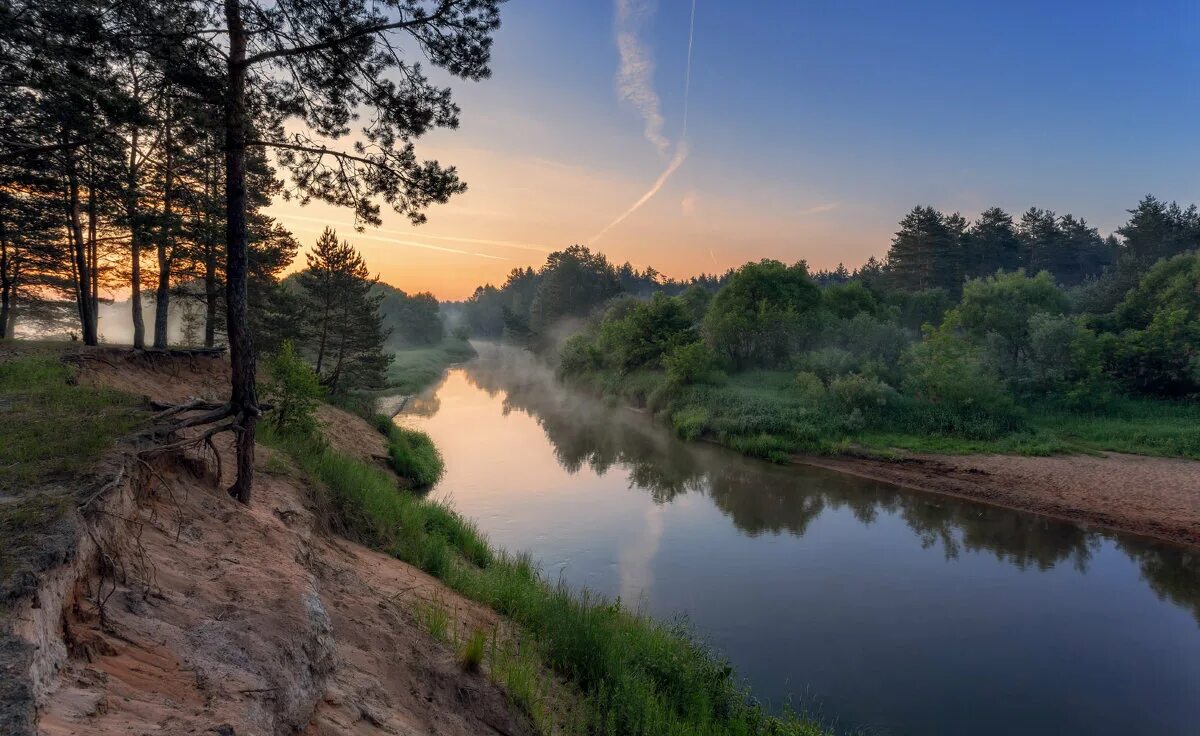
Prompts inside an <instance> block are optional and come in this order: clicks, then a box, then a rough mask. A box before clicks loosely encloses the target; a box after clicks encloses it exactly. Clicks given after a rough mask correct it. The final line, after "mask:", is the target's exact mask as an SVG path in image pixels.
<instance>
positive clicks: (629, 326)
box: [596, 294, 696, 372]
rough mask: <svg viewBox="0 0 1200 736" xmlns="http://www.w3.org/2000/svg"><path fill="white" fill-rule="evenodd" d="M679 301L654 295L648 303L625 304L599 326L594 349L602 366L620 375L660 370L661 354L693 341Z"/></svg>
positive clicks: (687, 318) (687, 317)
mask: <svg viewBox="0 0 1200 736" xmlns="http://www.w3.org/2000/svg"><path fill="white" fill-rule="evenodd" d="M692 322H693V320H692V318H691V315H690V314H689V313H688V310H687V306H686V305H685V304H684V302H683V300H681V299H678V298H676V297H669V296H666V295H664V294H655V295H654V296H653V297H652V298H651V299H650V300H649V301H636V300H630V301H625V302H622V303H620V304H618V305H617V306H615V307H614V308H612V309H610V310H609V312H608V314H606V315H605V317H604V320H603V321H602V322H601V324H600V330H599V334H598V335H597V338H596V346H597V348H598V349H599V351H600V354H601V355H602V356H603V358H604V362H605V364H606V365H608V366H610V367H612V368H616V369H617V370H619V371H621V372H628V371H631V370H635V369H638V368H658V367H661V364H662V358H663V355H664V354H665V353H668V352H670V351H672V350H673V349H674V348H676V347H678V346H680V345H685V344H688V343H691V342H695V341H696V332H695V329H694V328H693V326H692Z"/></svg>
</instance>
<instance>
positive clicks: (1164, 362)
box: [1105, 252, 1200, 396]
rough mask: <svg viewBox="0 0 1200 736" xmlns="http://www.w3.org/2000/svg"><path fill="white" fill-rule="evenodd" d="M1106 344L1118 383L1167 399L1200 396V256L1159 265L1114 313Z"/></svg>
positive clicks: (1164, 262)
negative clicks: (1113, 332) (1111, 332)
mask: <svg viewBox="0 0 1200 736" xmlns="http://www.w3.org/2000/svg"><path fill="white" fill-rule="evenodd" d="M1113 322H1114V323H1115V324H1114V326H1115V328H1116V329H1118V330H1120V332H1119V333H1118V335H1117V336H1115V337H1111V338H1108V339H1107V341H1106V345H1105V352H1106V354H1107V360H1108V363H1109V365H1110V366H1111V369H1112V371H1113V374H1114V375H1115V376H1116V378H1117V380H1119V381H1120V382H1121V383H1123V384H1124V385H1125V386H1126V387H1128V388H1129V389H1131V390H1133V391H1137V392H1140V393H1146V394H1157V395H1166V396H1186V395H1189V394H1195V393H1198V392H1200V253H1196V252H1193V253H1185V254H1182V255H1178V256H1175V257H1174V258H1171V259H1169V260H1165V261H1160V262H1158V263H1157V264H1156V265H1155V266H1154V267H1153V268H1151V269H1150V270H1149V271H1148V272H1147V273H1146V275H1145V276H1144V277H1143V278H1142V279H1141V281H1140V282H1139V283H1138V285H1137V286H1136V287H1135V288H1134V289H1132V290H1130V292H1129V293H1128V294H1127V295H1126V297H1125V299H1124V300H1123V301H1122V302H1121V303H1120V304H1119V305H1118V306H1117V308H1116V310H1115V311H1114V314H1113Z"/></svg>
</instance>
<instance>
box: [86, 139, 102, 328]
mask: <svg viewBox="0 0 1200 736" xmlns="http://www.w3.org/2000/svg"><path fill="white" fill-rule="evenodd" d="M88 164H89V165H88V241H87V242H88V247H87V253H88V266H89V268H88V270H89V271H90V272H91V282H92V284H91V287H92V289H91V291H90V292H89V293H88V309H90V310H91V312H92V329H93V331H95V332H97V333H99V330H100V256H99V252H98V248H99V245H98V241H97V239H96V226H97V222H98V218H97V213H96V160H95V158H93V157H92V155H91V149H88Z"/></svg>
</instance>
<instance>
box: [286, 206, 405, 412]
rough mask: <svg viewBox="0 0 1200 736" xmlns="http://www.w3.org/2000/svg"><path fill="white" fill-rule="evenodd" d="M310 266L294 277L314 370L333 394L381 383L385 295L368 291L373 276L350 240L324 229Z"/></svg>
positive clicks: (385, 359) (310, 256) (384, 362)
mask: <svg viewBox="0 0 1200 736" xmlns="http://www.w3.org/2000/svg"><path fill="white" fill-rule="evenodd" d="M306 258H307V261H308V267H307V268H306V269H305V270H304V271H301V272H300V273H299V274H298V275H297V277H296V283H297V285H298V286H299V287H300V294H301V297H300V298H301V300H302V304H303V307H304V313H305V316H306V321H307V328H308V333H309V336H310V344H311V346H312V347H311V352H312V353H313V354H314V357H313V359H314V362H315V370H316V373H317V375H318V376H320V379H321V383H322V384H324V385H325V386H327V387H328V388H329V390H330V392H331V393H338V392H339V391H344V390H346V389H347V388H351V387H355V386H364V385H378V384H380V383H382V374H383V371H384V370H386V368H387V364H388V363H389V362H390V360H391V358H390V356H388V355H385V354H384V353H383V343H384V342H385V341H386V339H387V333H386V332H385V331H384V330H383V328H382V325H381V318H380V314H379V305H380V303H381V302H382V301H383V294H382V293H379V294H372V289H373V287H374V286H375V284H376V281H377V280H376V279H373V278H371V274H370V271H368V270H367V264H366V262H365V261H364V260H363V258H362V256H361V255H360V254H359V253H358V251H356V250H355V249H354V247H353V246H351V245H350V243H349V242H348V241H345V240H342V241H338V238H337V233H336V232H335V231H334V230H333V229H332V228H328V227H327V228H325V231H324V232H323V233H321V237H319V238H318V239H317V243H316V245H315V246H314V247H313V249H312V251H311V252H309V253H308V254H307V255H306Z"/></svg>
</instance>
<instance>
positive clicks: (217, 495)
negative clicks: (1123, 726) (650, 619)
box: [38, 356, 531, 736]
mask: <svg viewBox="0 0 1200 736" xmlns="http://www.w3.org/2000/svg"><path fill="white" fill-rule="evenodd" d="M110 358H111V359H105V360H88V361H85V367H84V371H83V373H82V375H81V380H85V381H90V382H94V383H97V384H102V385H107V386H112V387H116V388H121V389H125V390H133V391H135V392H137V393H143V394H146V395H149V396H152V397H154V398H156V399H159V400H168V401H170V400H179V399H182V398H185V397H187V396H201V397H207V398H217V397H218V396H220V394H221V393H223V391H222V389H221V383H222V380H221V379H222V378H223V375H222V374H223V371H224V366H223V365H222V364H221V362H220V361H214V360H212V359H208V358H200V359H195V360H199V361H202V362H201V363H198V364H196V365H192V366H190V367H184V368H179V367H178V366H172V365H168V364H165V363H164V362H163V361H150V362H146V363H143V364H138V365H131V364H128V363H126V362H125V361H124V360H123V359H121V358H119V357H118V358H112V356H110ZM205 361H206V362H205ZM326 411H327V412H332V413H333V415H332V416H331V417H325V418H332V419H334V420H336V423H337V426H338V432H337V433H336V434H335V436H334V437H333V441H334V442H336V443H338V444H339V445H341V446H342V449H345V450H347V451H349V450H354V451H356V452H358V453H359V454H360V455H362V456H370V455H372V454H374V452H375V450H376V449H379V451H380V454H382V448H383V444H382V441H381V440H380V438H379V435H378V433H376V432H375V431H374V430H373V429H371V428H370V427H369V426H368V425H367V424H366V423H365V422H362V421H361V420H359V419H357V418H356V417H353V416H351V415H348V414H345V413H342V412H339V411H338V410H336V409H332V408H331V409H327V410H326ZM343 443H346V444H343ZM372 443H376V444H375V445H373V444H372ZM226 444H227V443H226ZM220 451H221V453H222V455H223V456H225V460H224V463H225V468H226V469H228V468H230V467H231V465H230V463H231V462H232V456H231V453H230V450H229V448H228V447H227V446H226V445H222V446H221V447H220ZM258 465H259V475H258V476H257V478H258V479H257V481H256V487H255V498H254V503H253V504H252V505H251V506H250V507H249V508H246V507H243V506H241V505H239V504H237V503H236V502H234V501H232V500H231V499H229V498H228V496H227V495H226V494H225V493H224V492H223V490H221V489H222V488H223V486H224V485H225V484H227V483H228V478H226V479H224V480H223V481H222V482H216V481H215V479H214V478H212V477H211V476H209V475H206V474H205V473H203V472H198V471H197V468H198V467H199V466H198V465H196V464H189V463H184V464H180V465H179V466H178V467H172V468H170V469H168V470H167V471H165V472H163V473H162V476H161V477H160V478H159V479H158V480H159V482H158V483H156V484H155V486H156V487H155V488H153V489H152V490H151V492H150V493H149V494H148V496H149V497H148V499H147V501H146V503H145V504H144V505H143V508H141V509H140V510H139V512H138V513H139V516H138V518H137V522H138V524H137V525H136V526H138V527H140V528H141V532H140V535H138V536H137V539H136V544H134V545H133V546H132V549H134V550H135V553H132V554H130V555H128V559H126V560H124V561H123V562H124V566H125V568H126V571H127V573H128V578H127V579H126V581H125V582H123V583H120V584H116V586H115V588H113V584H112V583H105V586H106V587H105V588H104V589H103V590H102V591H101V594H100V595H99V596H97V595H96V594H95V586H96V583H95V582H91V583H88V585H89V586H90V588H91V589H90V590H89V591H87V592H90V593H91V594H90V595H84V593H85V591H84V589H83V586H82V585H81V589H80V591H79V593H80V594H79V595H77V596H76V598H75V601H74V604H73V605H72V606H71V608H70V609H69V610H68V612H67V615H66V620H65V628H66V632H65V633H66V639H67V643H68V648H69V651H70V653H71V654H70V658H69V660H68V663H67V665H66V666H65V667H64V668H63V669H62V671H61V673H60V675H59V683H58V687H57V689H56V690H55V691H54V692H53V693H51V694H50V695H49V696H48V698H46V699H45V702H44V703H43V704H42V707H41V708H40V709H39V723H38V727H39V731H40V732H41V733H44V734H46V735H47V736H57V735H59V734H80V735H83V734H88V735H92V734H95V735H98V736H107V735H109V734H111V735H113V736H116V735H117V734H121V735H122V736H124V735H127V734H143V733H145V734H191V733H194V734H206V733H221V734H228V733H234V734H239V735H241V734H285V733H304V734H406V735H407V734H411V735H413V736H416V735H418V734H419V735H424V734H447V735H454V736H457V735H459V734H463V735H465V734H514V735H515V734H526V733H531V729H530V728H529V726H528V725H527V723H526V720H525V719H524V718H523V717H522V716H521V715H520V714H518V713H516V712H515V710H514V709H513V708H512V707H511V706H510V704H509V701H508V698H507V697H506V695H505V693H504V692H503V691H502V690H501V689H500V688H498V687H497V686H495V685H494V684H493V683H492V682H491V681H489V680H488V679H487V678H486V677H485V676H483V675H480V674H470V673H466V672H463V671H462V668H461V667H460V666H459V664H458V662H457V660H456V657H455V653H454V652H453V651H451V650H450V649H449V648H448V647H447V646H446V645H443V644H442V643H440V642H438V641H437V640H435V639H434V638H432V637H431V636H429V635H428V634H427V633H426V632H425V630H424V629H423V628H422V627H421V626H420V625H419V624H418V622H417V621H416V620H415V618H414V616H413V613H412V603H413V601H416V600H419V599H421V598H424V599H430V600H437V601H439V602H441V603H443V604H444V605H445V606H446V608H448V609H449V610H451V611H452V612H454V613H453V615H454V617H455V618H456V619H457V624H456V625H457V626H459V627H460V628H461V629H463V630H469V629H470V628H473V627H478V628H485V629H490V628H493V627H495V626H497V625H500V623H501V622H500V621H499V620H498V619H497V617H496V616H495V614H494V613H493V612H491V611H490V610H487V609H484V608H482V607H480V606H477V605H476V604H473V603H472V602H470V601H468V600H466V599H463V598H461V597H459V596H457V595H456V594H454V593H453V592H452V591H450V590H448V589H446V588H445V587H444V586H442V585H441V584H440V583H439V582H438V581H436V580H434V579H433V578H430V577H429V576H427V575H425V574H424V573H422V572H420V571H418V570H416V569H415V568H412V567H410V566H408V565H406V564H404V563H401V562H399V561H397V560H395V559H392V558H390V557H386V556H383V555H380V554H376V553H374V552H372V551H370V550H367V549H364V548H362V547H359V546H357V545H354V544H351V543H349V542H346V541H344V540H341V539H338V538H335V537H332V536H330V535H328V534H325V533H323V532H322V531H321V529H322V525H321V523H320V520H319V519H318V517H317V516H316V514H315V513H314V511H313V509H312V508H311V504H310V502H309V495H308V491H307V490H306V488H305V486H304V483H303V482H302V481H301V479H300V478H299V476H298V475H297V474H296V472H295V470H294V469H289V470H288V471H286V472H280V469H281V468H284V467H287V468H290V462H288V461H287V460H286V459H285V458H282V457H280V458H275V459H274V460H272V458H271V452H270V450H267V449H265V448H261V447H260V448H259V459H258ZM268 466H269V467H271V468H273V469H274V470H275V471H276V472H275V473H274V474H271V473H267V472H265V468H266V467H268ZM95 598H98V599H100V600H105V601H106V602H105V603H104V605H103V610H102V611H101V610H99V607H98V606H97V605H95V604H94V603H93V602H92V601H91V600H90V599H95ZM226 727H227V728H226Z"/></svg>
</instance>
